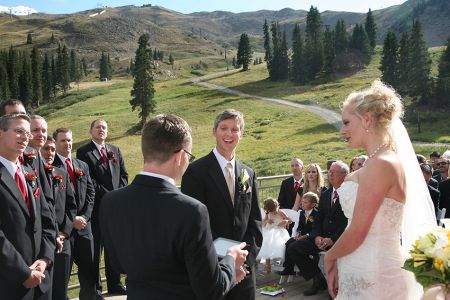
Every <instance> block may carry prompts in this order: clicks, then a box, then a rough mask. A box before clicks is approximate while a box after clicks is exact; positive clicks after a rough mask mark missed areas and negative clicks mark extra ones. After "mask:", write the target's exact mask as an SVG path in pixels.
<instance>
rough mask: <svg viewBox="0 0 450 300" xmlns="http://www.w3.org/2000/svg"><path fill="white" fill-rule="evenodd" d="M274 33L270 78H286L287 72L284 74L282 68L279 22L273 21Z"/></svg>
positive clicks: (271, 28) (272, 29)
mask: <svg viewBox="0 0 450 300" xmlns="http://www.w3.org/2000/svg"><path fill="white" fill-rule="evenodd" d="M270 31H271V33H272V45H273V52H272V61H271V63H270V70H269V78H270V79H271V80H281V79H283V78H285V76H286V74H283V70H282V53H281V43H282V35H281V31H280V28H279V25H278V23H272V24H271V26H270Z"/></svg>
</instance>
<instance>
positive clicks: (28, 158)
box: [23, 151, 36, 165]
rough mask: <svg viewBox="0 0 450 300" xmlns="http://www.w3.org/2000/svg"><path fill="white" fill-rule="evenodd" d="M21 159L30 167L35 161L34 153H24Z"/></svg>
mask: <svg viewBox="0 0 450 300" xmlns="http://www.w3.org/2000/svg"><path fill="white" fill-rule="evenodd" d="M23 158H24V161H25V163H26V164H28V165H32V164H33V162H34V160H35V159H36V153H34V151H32V152H24V153H23Z"/></svg>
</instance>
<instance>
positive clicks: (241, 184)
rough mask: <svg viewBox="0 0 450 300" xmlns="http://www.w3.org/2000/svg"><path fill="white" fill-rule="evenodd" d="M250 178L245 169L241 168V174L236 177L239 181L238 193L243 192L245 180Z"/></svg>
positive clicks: (245, 184)
mask: <svg viewBox="0 0 450 300" xmlns="http://www.w3.org/2000/svg"><path fill="white" fill-rule="evenodd" d="M249 179H250V175H248V172H247V170H246V169H241V174H240V176H239V178H238V181H239V193H244V192H245V190H246V188H247V181H248V180H249Z"/></svg>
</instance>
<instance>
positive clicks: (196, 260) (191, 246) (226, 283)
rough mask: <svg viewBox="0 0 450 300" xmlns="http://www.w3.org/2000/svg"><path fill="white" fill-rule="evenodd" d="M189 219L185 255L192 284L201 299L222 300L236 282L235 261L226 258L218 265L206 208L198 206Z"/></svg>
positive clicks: (184, 241) (185, 239)
mask: <svg viewBox="0 0 450 300" xmlns="http://www.w3.org/2000/svg"><path fill="white" fill-rule="evenodd" d="M189 220H190V226H187V227H186V229H187V230H186V231H185V238H184V240H183V244H184V245H185V246H184V249H183V254H184V260H185V262H186V269H187V272H188V276H189V281H190V285H191V287H192V289H193V291H194V293H195V295H196V298H197V299H200V300H211V299H222V298H223V296H224V295H225V294H226V293H227V292H228V291H229V290H230V289H231V288H232V287H233V286H234V282H236V271H235V268H234V266H235V264H234V259H233V258H232V257H231V256H225V257H224V258H223V259H222V261H221V262H220V263H219V262H218V258H217V254H216V252H215V248H214V246H213V243H212V235H211V231H210V229H209V228H210V227H209V216H208V210H207V208H206V207H205V206H204V205H198V207H197V209H196V210H195V211H194V212H193V216H192V217H191V216H189Z"/></svg>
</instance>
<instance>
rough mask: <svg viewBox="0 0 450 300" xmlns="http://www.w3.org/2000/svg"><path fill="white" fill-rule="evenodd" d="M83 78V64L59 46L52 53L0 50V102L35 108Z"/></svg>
mask: <svg viewBox="0 0 450 300" xmlns="http://www.w3.org/2000/svg"><path fill="white" fill-rule="evenodd" d="M86 75H87V63H86V60H85V59H84V58H81V59H80V58H79V57H78V56H77V55H76V52H75V51H74V50H71V51H70V53H69V50H68V49H67V47H66V46H65V45H61V44H60V45H59V46H58V49H57V50H56V52H54V53H51V52H45V53H43V52H41V51H40V50H39V49H38V48H36V47H34V48H33V49H32V50H31V51H19V50H16V49H14V48H13V47H10V48H9V49H5V50H0V102H2V101H6V100H8V99H11V98H13V99H19V100H21V101H22V102H23V103H24V104H25V106H27V107H28V108H30V107H39V106H40V105H41V104H43V103H47V102H48V101H50V100H52V99H53V100H54V99H56V98H57V97H58V96H59V95H60V94H65V93H66V92H67V91H68V89H69V85H70V83H71V82H74V81H78V80H80V79H81V78H82V77H84V76H86Z"/></svg>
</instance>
